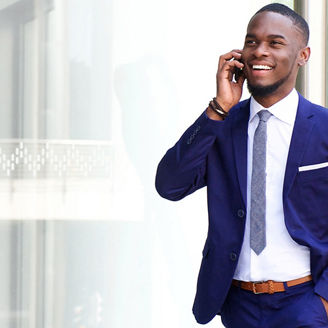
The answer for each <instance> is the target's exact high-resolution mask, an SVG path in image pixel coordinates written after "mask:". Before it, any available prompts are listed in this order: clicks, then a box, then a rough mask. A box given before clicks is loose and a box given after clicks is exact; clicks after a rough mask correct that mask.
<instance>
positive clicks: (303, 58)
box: [297, 47, 311, 66]
mask: <svg viewBox="0 0 328 328" xmlns="http://www.w3.org/2000/svg"><path fill="white" fill-rule="evenodd" d="M310 55H311V49H310V47H305V48H302V49H301V50H300V52H299V56H298V62H297V64H298V66H304V65H305V64H306V63H307V61H308V60H309V58H310Z"/></svg>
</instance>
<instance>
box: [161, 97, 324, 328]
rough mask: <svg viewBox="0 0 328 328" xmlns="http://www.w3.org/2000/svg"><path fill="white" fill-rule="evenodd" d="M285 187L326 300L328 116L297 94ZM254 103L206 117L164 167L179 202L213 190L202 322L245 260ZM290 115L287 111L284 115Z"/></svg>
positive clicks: (164, 192)
mask: <svg viewBox="0 0 328 328" xmlns="http://www.w3.org/2000/svg"><path fill="white" fill-rule="evenodd" d="M299 98H300V101H299V106H298V110H297V115H296V121H295V126H294V130H293V134H292V139H291V144H290V149H289V154H288V160H287V166H286V171H285V179H284V188H283V195H282V197H283V206H284V214H285V223H286V227H287V229H288V231H289V233H290V235H291V237H292V238H293V239H294V240H295V241H296V242H297V243H299V244H301V245H305V246H308V247H309V248H310V254H311V272H312V275H313V280H314V283H315V292H316V293H318V294H319V295H321V296H322V297H324V298H325V299H328V167H324V168H320V169H314V170H309V171H301V172H299V167H300V166H305V165H312V164H319V163H325V162H328V110H327V109H325V108H323V107H320V106H318V105H314V104H312V103H310V102H309V101H307V100H306V99H304V98H303V97H302V96H300V95H299ZM249 103H250V101H249V100H246V101H243V102H240V103H239V104H238V105H236V106H235V107H234V108H232V109H231V111H230V114H229V116H228V118H227V119H226V120H225V121H223V122H219V121H214V120H210V119H209V118H208V117H207V116H206V114H205V113H203V114H202V115H201V116H200V117H199V118H198V119H197V120H196V122H195V123H194V124H193V125H192V126H191V127H189V128H188V129H187V131H186V132H185V133H184V134H183V135H182V137H181V138H180V140H179V141H178V142H177V143H176V144H175V146H174V147H172V148H171V149H169V150H168V151H167V153H166V154H165V156H164V157H163V159H162V160H161V162H160V163H159V166H158V170H157V175H156V188H157V191H158V192H159V194H160V195H161V196H162V197H164V198H167V199H170V200H179V199H182V198H183V197H185V196H187V195H188V194H191V193H193V192H194V191H196V190H197V189H199V188H202V187H204V186H207V198H208V215H209V228H208V236H207V239H206V242H205V246H204V250H203V259H202V263H201V268H200V272H199V276H198V282H197V293H196V297H195V302H194V306H193V312H194V315H195V317H196V320H197V321H198V322H199V323H203V324H204V323H207V322H209V321H210V320H211V319H212V318H213V317H214V316H215V315H216V314H218V313H220V310H221V307H222V304H223V303H224V300H225V298H226V295H227V293H228V291H229V288H230V285H231V281H232V278H233V274H234V271H235V269H236V265H237V262H238V256H239V254H240V250H241V246H242V241H243V236H244V228H245V218H246V182H247V128H248V118H249ZM286 110H288V108H286Z"/></svg>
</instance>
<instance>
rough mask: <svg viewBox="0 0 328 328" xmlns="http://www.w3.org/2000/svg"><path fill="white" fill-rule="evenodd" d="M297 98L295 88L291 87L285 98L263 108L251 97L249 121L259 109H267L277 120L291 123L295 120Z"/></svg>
mask: <svg viewBox="0 0 328 328" xmlns="http://www.w3.org/2000/svg"><path fill="white" fill-rule="evenodd" d="M298 100H299V97H298V94H297V91H296V90H295V89H293V90H292V91H291V92H290V93H289V94H288V95H287V96H286V97H285V98H283V99H281V100H280V101H278V102H277V103H275V104H273V105H272V106H271V107H269V108H264V107H263V106H262V105H260V104H259V103H258V102H257V101H256V100H255V99H254V98H253V97H251V103H250V115H249V122H251V121H252V120H253V118H254V117H255V116H256V114H257V113H258V112H259V111H261V110H262V109H267V110H268V111H270V113H271V114H272V115H274V116H275V117H276V118H278V119H279V120H281V121H283V122H285V123H287V124H290V125H293V124H294V122H295V117H296V112H297V107H298Z"/></svg>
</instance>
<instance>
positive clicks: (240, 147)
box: [231, 100, 250, 207]
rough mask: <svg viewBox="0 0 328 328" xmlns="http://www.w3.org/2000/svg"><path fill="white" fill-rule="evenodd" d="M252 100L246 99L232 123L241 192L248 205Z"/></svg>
mask: <svg viewBox="0 0 328 328" xmlns="http://www.w3.org/2000/svg"><path fill="white" fill-rule="evenodd" d="M249 104H250V100H248V101H245V102H244V103H243V104H242V106H241V108H239V109H238V114H237V113H236V115H235V120H234V122H233V125H232V129H231V130H232V131H231V132H232V140H233V148H234V155H235V163H236V169H237V176H238V182H239V186H240V192H241V195H242V198H243V201H244V204H245V207H246V195H247V135H248V132H247V131H248V119H249Z"/></svg>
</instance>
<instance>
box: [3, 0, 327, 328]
mask: <svg viewBox="0 0 328 328" xmlns="http://www.w3.org/2000/svg"><path fill="white" fill-rule="evenodd" d="M270 2H273V1H254V0H238V1H235V2H227V1H221V0H206V1H196V0H188V1H187V0H179V1H176V0H138V1H136V0H0V45H1V51H0V208H1V210H0V219H1V220H0V248H1V252H0V266H1V273H0V326H1V327H2V328H96V327H97V328H127V327H135V328H164V327H165V328H167V327H170V328H191V327H198V324H196V322H195V321H194V318H193V315H192V312H191V307H192V303H193V297H194V294H195V288H196V280H197V274H198V269H199V265H200V261H201V250H202V247H203V243H204V241H205V237H206V233H207V209H206V191H205V190H200V191H199V192H197V193H195V194H193V195H191V196H189V197H188V198H186V199H184V200H182V201H180V202H177V203H173V202H169V201H166V200H164V199H161V198H160V197H159V196H158V195H157V194H156V192H155V189H154V177H155V171H156V166H157V163H158V162H159V160H160V159H161V157H162V156H163V155H164V153H165V151H166V150H167V149H168V148H169V147H171V146H172V145H173V144H174V143H175V141H176V140H177V139H178V138H179V136H180V135H181V134H182V132H183V131H184V130H185V128H186V127H187V126H189V125H190V124H191V123H193V122H194V120H195V119H196V118H197V117H198V116H199V115H200V113H201V112H202V111H203V110H204V109H205V107H206V106H207V104H208V101H209V99H211V98H212V97H213V96H214V95H215V90H216V86H215V75H216V68H217V62H218V59H219V56H220V54H222V53H225V52H228V51H230V50H231V49H233V48H242V46H243V39H244V35H245V31H246V27H247V23H248V21H249V19H250V17H251V16H252V15H253V14H254V13H255V12H256V11H257V10H258V9H259V8H261V7H262V6H264V5H265V4H268V3H270ZM278 2H281V3H284V4H287V5H289V6H290V7H294V8H295V9H296V10H297V11H299V12H300V13H302V14H303V15H304V17H306V18H307V19H308V22H309V25H310V30H311V39H310V46H311V48H312V57H311V59H310V63H309V64H308V65H307V67H306V68H305V69H304V71H302V73H301V74H300V78H299V81H298V90H300V91H301V92H302V93H303V95H305V96H306V97H308V98H309V99H310V100H312V101H313V102H316V103H319V104H321V105H327V103H328V97H327V95H328V92H327V86H328V84H327V80H328V75H327V67H328V66H327V64H328V62H327V51H328V48H327V47H328V43H327V27H328V25H327V10H328V9H327V8H328V4H327V2H328V1H326V0H317V1H312V2H311V3H310V1H278ZM243 97H244V98H245V97H248V94H247V92H245V94H244V95H243ZM207 326H208V327H221V326H220V320H219V318H215V319H214V320H213V321H212V322H211V323H210V324H208V325H207Z"/></svg>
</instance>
